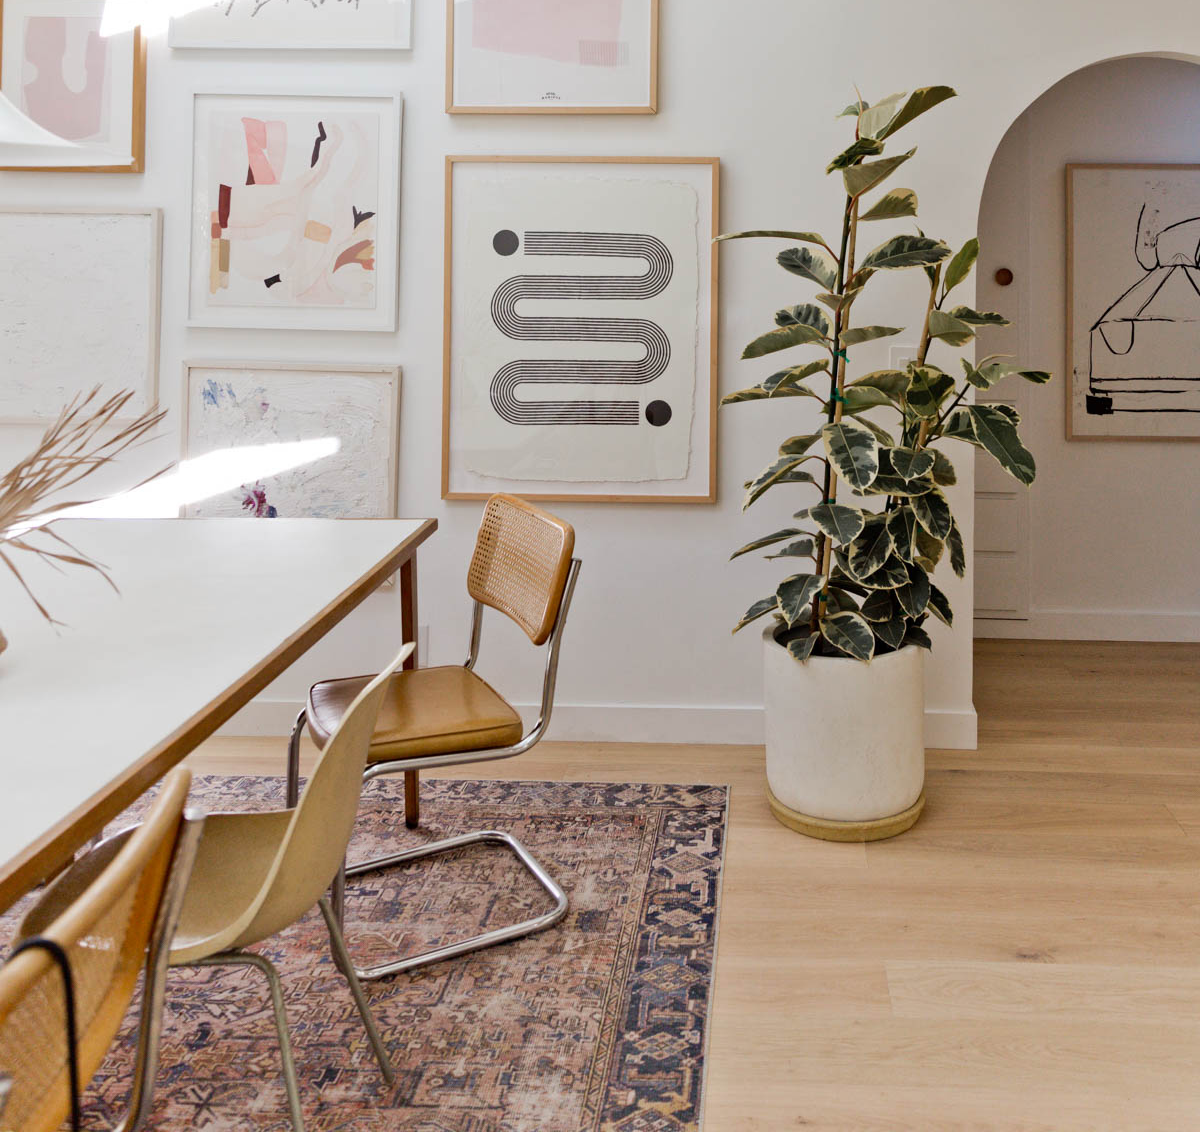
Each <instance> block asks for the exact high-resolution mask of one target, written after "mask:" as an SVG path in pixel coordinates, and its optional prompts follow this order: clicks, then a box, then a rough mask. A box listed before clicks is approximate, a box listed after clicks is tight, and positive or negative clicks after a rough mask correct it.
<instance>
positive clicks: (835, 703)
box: [763, 627, 925, 841]
mask: <svg viewBox="0 0 1200 1132" xmlns="http://www.w3.org/2000/svg"><path fill="white" fill-rule="evenodd" d="M763 646H764V651H765V654H766V665H765V701H766V717H767V784H768V787H769V796H770V801H771V808H772V810H773V811H774V813H775V816H776V817H777V818H779V820H780V821H782V822H783V823H784V824H785V825H788V826H790V827H791V828H793V829H796V830H799V831H800V832H802V833H807V834H809V835H811V836H814V837H822V838H825V839H826V840H830V841H875V840H879V839H881V838H884V837H894V836H895V835H896V834H897V833H902V832H904V830H906V829H908V828H910V827H911V826H912V825H913V824H914V823H915V822H916V820H917V818H918V817H920V815H921V810H922V809H923V808H924V805H925V795H924V792H923V791H924V787H925V742H924V727H925V654H924V651H923V650H922V649H919V648H915V647H912V646H910V647H909V648H905V649H901V650H900V651H899V652H894V653H888V654H886V655H884V656H880V657H877V658H876V659H875V660H873V661H872V662H871V663H870V664H863V663H861V662H859V661H856V660H850V659H848V658H847V659H841V658H834V657H820V656H817V657H813V658H812V659H811V660H809V662H808V663H807V664H800V663H798V662H797V661H795V660H794V659H792V656H791V655H790V654H789V653H788V651H787V650H786V649H785V648H783V647H782V646H780V645H779V644H777V643H776V641H775V637H774V628H773V627H771V628H768V629H767V630H766V631H765V632H764V633H763Z"/></svg>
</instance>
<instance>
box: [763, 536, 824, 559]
mask: <svg viewBox="0 0 1200 1132" xmlns="http://www.w3.org/2000/svg"><path fill="white" fill-rule="evenodd" d="M815 550H816V543H814V542H813V540H812V539H810V538H801V539H797V540H796V541H795V542H790V543H788V544H787V546H785V547H784V548H783V549H782V550H781V551H779V553H778V554H768V555H767V558H811V557H812V556H813V552H814V551H815Z"/></svg>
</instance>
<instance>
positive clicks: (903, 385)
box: [847, 369, 912, 401]
mask: <svg viewBox="0 0 1200 1132" xmlns="http://www.w3.org/2000/svg"><path fill="white" fill-rule="evenodd" d="M910 384H912V378H911V377H909V375H908V374H907V373H905V372H904V371H903V370H899V369H879V370H875V371H874V372H873V373H869V374H867V375H866V377H860V378H859V379H858V380H857V381H852V382H850V384H849V386H848V387H847V388H849V389H857V388H859V387H860V386H865V387H867V388H870V389H878V390H879V391H880V392H881V393H884V394H886V395H887V397H888V398H890V399H891V400H892V401H899V400H900V399H901V398H903V397H905V396H907V395H908V387H909V385H910Z"/></svg>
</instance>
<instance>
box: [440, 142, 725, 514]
mask: <svg viewBox="0 0 1200 1132" xmlns="http://www.w3.org/2000/svg"><path fill="white" fill-rule="evenodd" d="M718 186H719V164H718V162H717V160H716V159H715V158H707V157H705V158H645V157H627V158H626V157H612V158H592V157H579V158H562V157H451V158H448V159H447V169H446V211H447V215H446V295H445V369H444V410H443V425H442V493H443V496H444V498H447V499H483V498H486V497H487V496H489V495H491V494H492V493H493V492H497V491H512V492H516V493H518V494H520V495H523V496H526V497H528V498H531V499H543V500H560V501H562V500H585V499H592V500H603V501H633V502H646V503H650V502H654V503H667V502H669V503H710V502H712V501H714V500H715V498H716V381H715V378H714V368H715V365H716V357H717V318H716V303H717V265H716V251H715V245H714V244H713V237H714V236H715V234H716V232H717V222H718V210H719V206H718Z"/></svg>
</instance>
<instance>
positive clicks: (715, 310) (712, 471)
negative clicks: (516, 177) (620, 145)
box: [442, 155, 721, 503]
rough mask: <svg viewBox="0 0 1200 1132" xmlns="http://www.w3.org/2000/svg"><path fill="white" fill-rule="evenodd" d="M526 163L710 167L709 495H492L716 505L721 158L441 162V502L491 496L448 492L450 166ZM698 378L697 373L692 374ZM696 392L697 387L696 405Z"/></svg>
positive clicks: (478, 158)
mask: <svg viewBox="0 0 1200 1132" xmlns="http://www.w3.org/2000/svg"><path fill="white" fill-rule="evenodd" d="M460 163H463V164H475V165H478V164H495V163H510V164H528V165H580V164H584V165H709V166H711V167H712V237H713V241H714V242H713V244H712V253H711V257H712V258H711V268H710V271H711V274H710V292H709V343H708V347H709V391H708V392H709V396H708V402H709V427H708V492H707V494H705V495H621V494H615V493H611V494H582V493H567V492H552V493H539V492H530V491H525V490H522V489H521V487H519V486H515V485H514V486H511V487H497V488H496V490H497V491H512V492H513V493H514V494H517V495H520V496H521V497H522V498H523V499H533V500H538V501H540V502H545V503H715V502H716V501H717V409H718V405H719V400H720V398H719V389H718V380H717V363H718V348H719V345H720V318H719V307H720V302H719V298H720V261H719V257H718V255H717V244H716V242H715V241H716V238H717V236H719V235H720V232H721V159H720V158H718V157H553V156H548V155H542V156H504V157H497V156H490V157H487V156H478V155H471V156H462V155H459V156H451V157H447V158H446V219H445V225H446V231H445V253H444V254H445V281H444V294H443V319H442V498H443V499H471V500H481V499H490V498H491V495H492V494H493V493H492V492H474V491H451V490H450V399H451V372H452V371H451V346H452V338H453V333H452V330H453V327H452V317H453V282H454V279H453V252H454V166H455V165H456V164H460ZM697 376H698V377H699V374H697ZM700 395H701V390H700V389H699V387H698V388H697V401H696V403H697V405H699V404H700V403H701V402H700V399H699V398H700Z"/></svg>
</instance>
